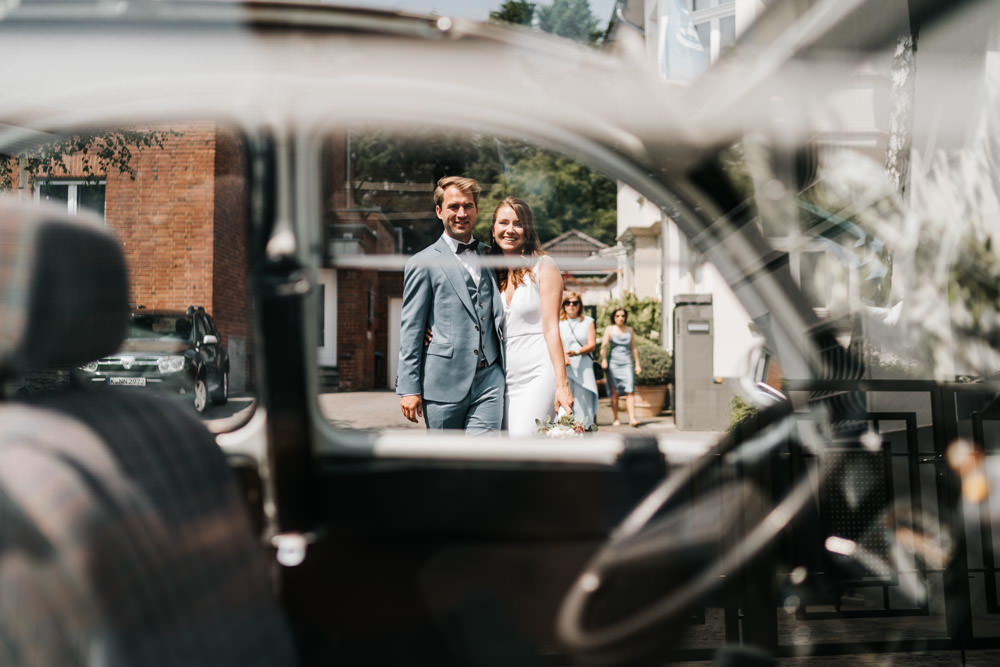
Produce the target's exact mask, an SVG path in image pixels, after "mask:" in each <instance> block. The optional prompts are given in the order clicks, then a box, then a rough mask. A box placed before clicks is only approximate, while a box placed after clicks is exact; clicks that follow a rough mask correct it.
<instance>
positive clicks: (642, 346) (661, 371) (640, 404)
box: [635, 335, 674, 417]
mask: <svg viewBox="0 0 1000 667" xmlns="http://www.w3.org/2000/svg"><path fill="white" fill-rule="evenodd" d="M635 349H636V352H637V353H638V355H639V365H640V366H641V367H642V373H637V374H636V376H635V414H636V416H637V417H656V416H657V415H659V414H660V413H661V412H663V410H664V409H665V408H666V407H667V406H669V404H670V401H669V397H670V385H672V384H673V382H674V357H673V355H672V354H670V353H669V352H667V351H666V350H664V349H663V348H662V347H660V346H659V345H658V344H656V343H654V342H653V341H651V340H649V339H647V338H643V337H642V336H638V335H637V336H636V337H635Z"/></svg>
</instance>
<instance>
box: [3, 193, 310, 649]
mask: <svg viewBox="0 0 1000 667" xmlns="http://www.w3.org/2000/svg"><path fill="white" fill-rule="evenodd" d="M127 320H128V282H127V273H126V267H125V260H124V257H123V255H122V252H121V250H120V248H119V245H118V243H117V241H116V240H115V239H114V237H113V236H112V234H111V233H110V232H109V231H108V230H107V228H106V227H105V226H104V225H103V223H102V222H101V221H100V220H98V219H87V218H76V217H70V216H68V215H67V214H66V213H65V211H61V210H58V209H50V208H42V207H34V206H30V205H26V204H21V203H18V202H14V201H12V200H4V199H0V382H3V386H5V387H7V388H10V387H12V386H14V385H16V384H17V378H19V377H22V376H24V375H25V374H26V373H30V372H34V371H37V370H39V369H54V368H55V369H65V368H68V367H72V366H75V365H79V364H83V363H85V362H87V361H89V360H92V359H96V358H98V357H100V356H103V355H106V354H109V353H112V352H114V351H115V350H116V349H117V348H118V346H119V345H120V344H121V342H122V339H123V338H124V335H125V330H126V324H127ZM10 393H12V392H10V391H6V392H5V394H10ZM294 662H295V660H294V655H293V649H292V641H291V634H290V631H289V628H288V626H287V623H286V620H285V618H284V616H283V615H282V612H281V610H280V608H279V606H278V604H277V602H276V600H275V597H274V595H273V592H272V590H271V586H270V581H269V574H268V566H267V561H266V557H265V553H264V551H263V549H262V547H261V544H260V543H259V542H258V541H257V539H255V537H254V536H253V534H252V531H251V528H250V523H249V518H248V515H247V512H246V510H245V508H244V507H243V506H242V504H241V502H240V500H239V496H238V493H237V489H236V482H235V477H234V475H233V473H232V471H231V470H230V469H229V467H228V466H227V464H226V459H225V455H224V454H223V452H222V450H221V449H220V448H219V447H218V446H217V445H216V444H215V442H214V440H213V438H212V436H211V435H210V434H209V432H208V431H207V430H206V429H205V427H204V426H203V425H202V424H201V423H200V422H199V421H198V420H197V419H196V418H195V417H194V416H193V415H191V414H189V413H188V412H187V411H186V408H184V407H182V406H180V405H177V404H175V403H173V402H168V401H163V400H161V399H157V398H156V397H155V396H151V395H148V394H146V393H144V392H134V391H133V392H130V391H121V390H119V389H117V388H111V387H99V388H97V389H86V388H80V387H68V388H67V387H62V388H55V389H52V390H50V391H43V392H33V393H31V394H29V395H27V396H26V397H24V398H19V399H16V400H5V401H0V664H5V665H6V664H12V665H21V664H31V665H60V666H63V665H84V664H86V665H102V666H103V665H108V666H111V665H144V666H145V665H185V666H187V665H197V664H206V665H241V666H246V665H280V666H282V667H284V666H285V665H290V664H294Z"/></svg>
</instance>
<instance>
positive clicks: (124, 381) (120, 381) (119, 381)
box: [108, 378, 146, 387]
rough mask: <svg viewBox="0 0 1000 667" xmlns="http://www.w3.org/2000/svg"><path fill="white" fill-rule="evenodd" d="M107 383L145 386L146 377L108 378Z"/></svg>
mask: <svg viewBox="0 0 1000 667" xmlns="http://www.w3.org/2000/svg"><path fill="white" fill-rule="evenodd" d="M108 384H117V385H124V386H126V387H145V386H146V378H108Z"/></svg>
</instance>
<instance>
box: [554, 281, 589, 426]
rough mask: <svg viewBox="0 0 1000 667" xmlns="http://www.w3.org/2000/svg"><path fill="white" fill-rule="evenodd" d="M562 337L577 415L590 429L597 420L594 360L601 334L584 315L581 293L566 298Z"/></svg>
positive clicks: (562, 314)
mask: <svg viewBox="0 0 1000 667" xmlns="http://www.w3.org/2000/svg"><path fill="white" fill-rule="evenodd" d="M559 334H560V337H561V338H562V343H563V349H564V350H565V352H566V376H567V377H568V378H569V388H570V390H571V391H572V392H573V415H574V416H575V417H576V420H577V421H578V422H580V423H581V424H583V425H584V426H590V425H591V424H593V423H594V422H595V421H596V419H597V398H598V394H597V378H596V377H595V376H594V356H593V353H594V350H596V349H597V331H596V329H595V328H594V319H593V318H592V317H588V316H586V315H584V314H583V301H582V299H581V298H580V294H579V293H577V292H567V293H566V295H565V296H564V297H563V302H562V311H561V312H560V313H559Z"/></svg>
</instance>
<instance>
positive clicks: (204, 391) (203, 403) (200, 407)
mask: <svg viewBox="0 0 1000 667" xmlns="http://www.w3.org/2000/svg"><path fill="white" fill-rule="evenodd" d="M207 408H208V387H207V386H206V385H205V380H204V378H198V379H197V380H195V381H194V409H195V411H196V412H199V413H200V412H205V410H206V409H207Z"/></svg>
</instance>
